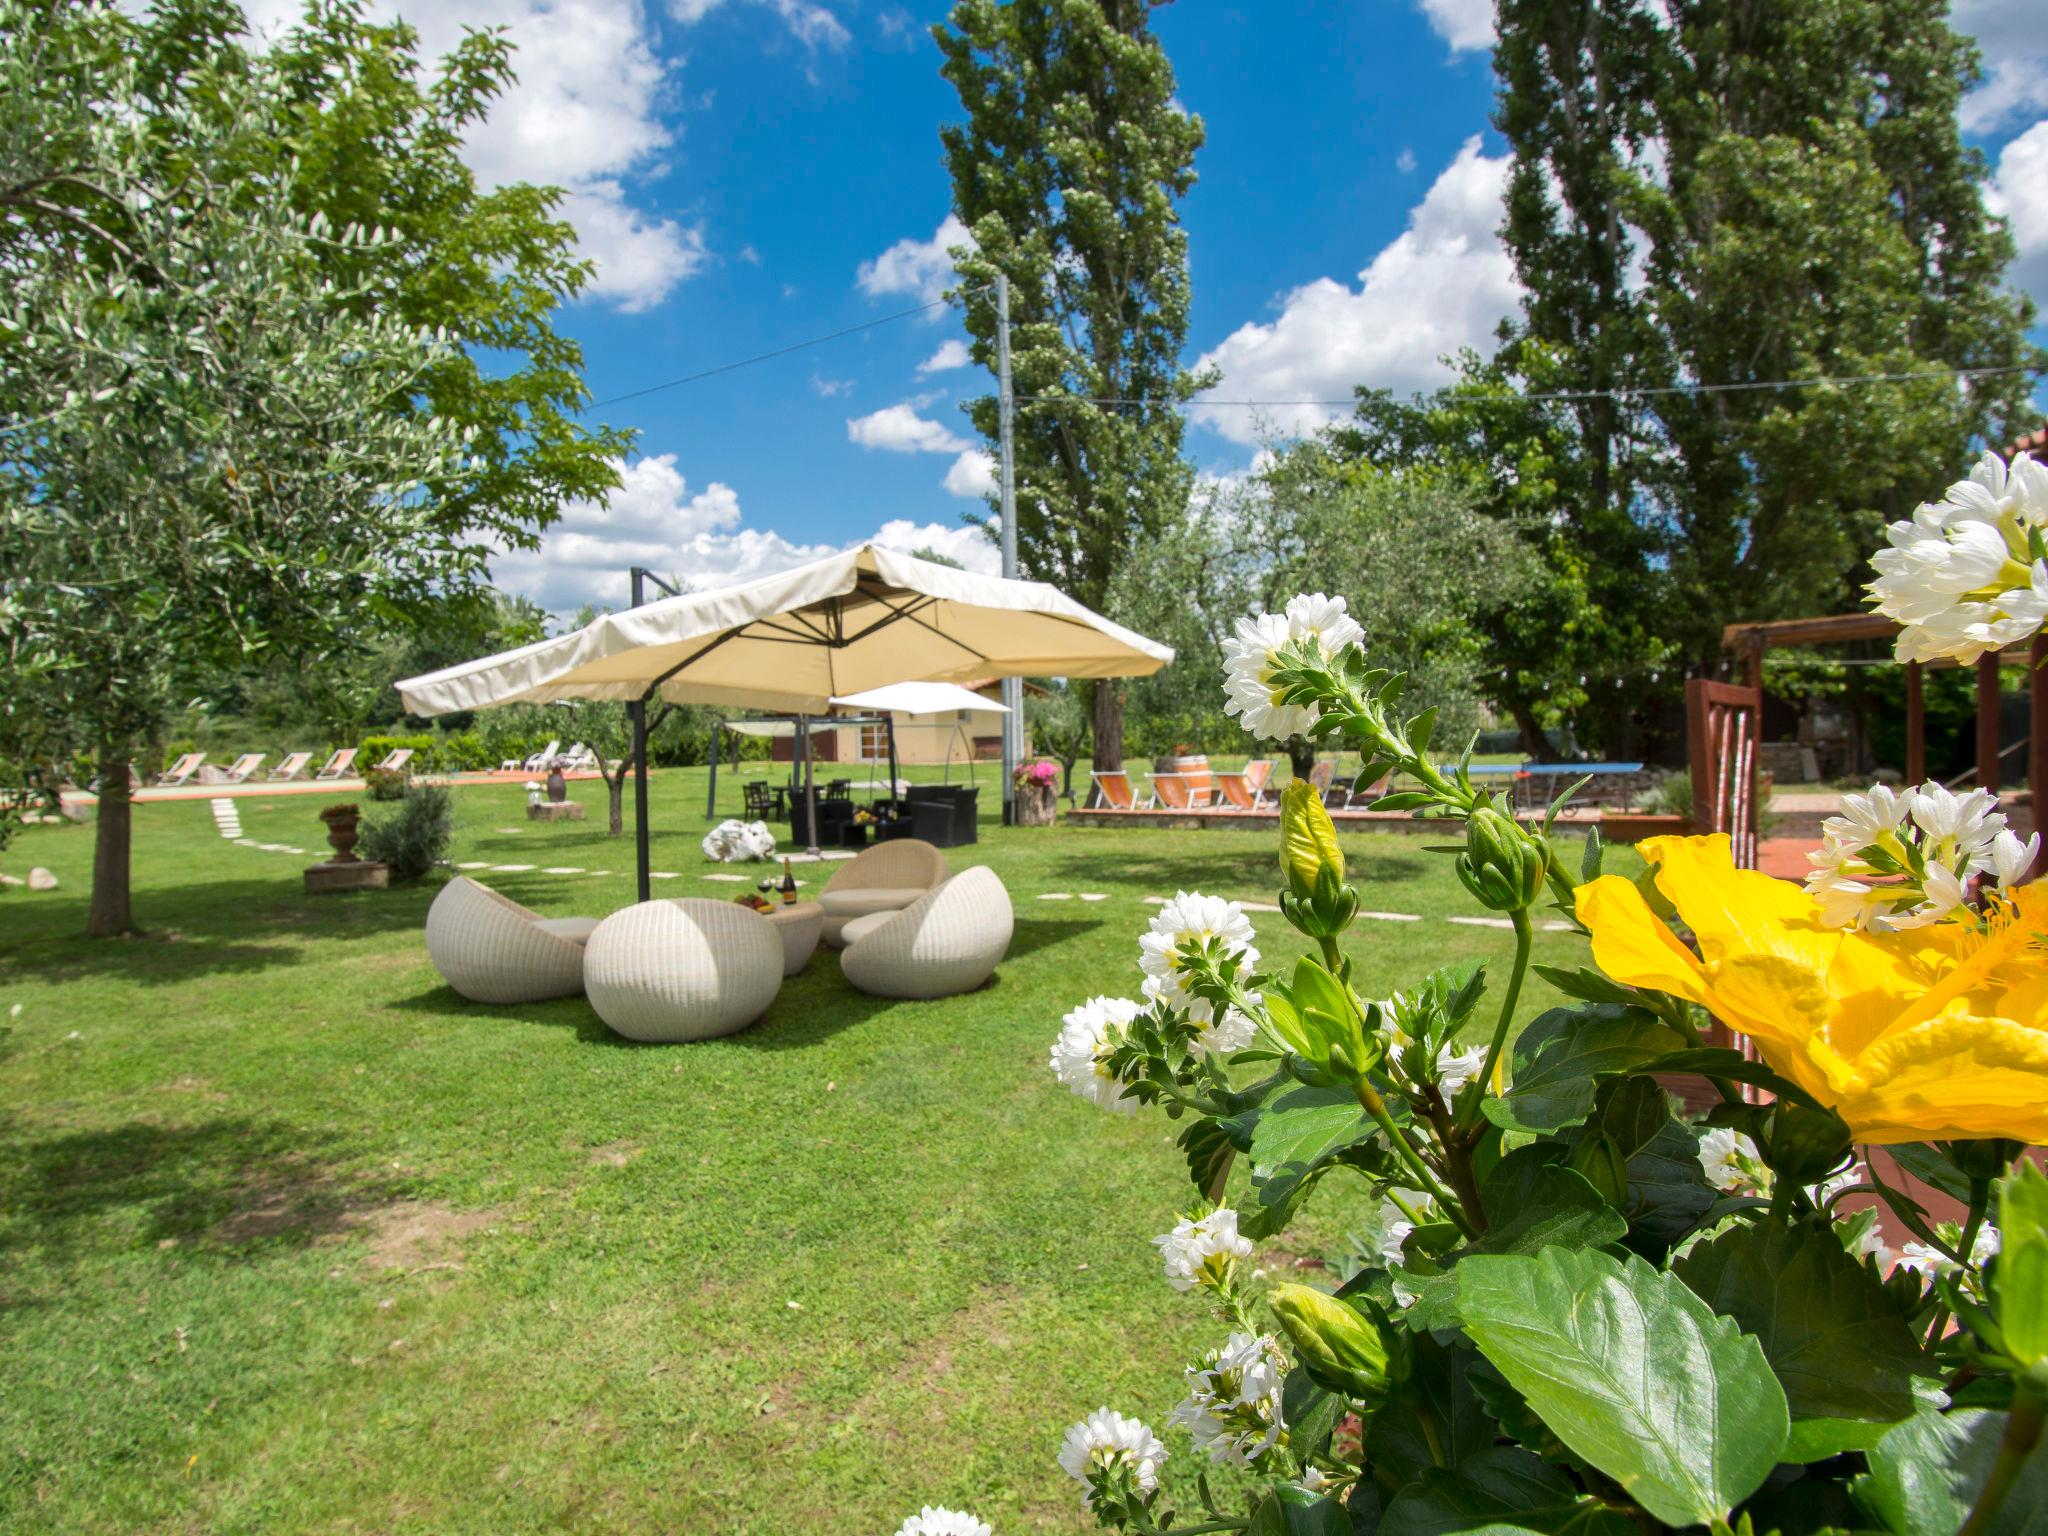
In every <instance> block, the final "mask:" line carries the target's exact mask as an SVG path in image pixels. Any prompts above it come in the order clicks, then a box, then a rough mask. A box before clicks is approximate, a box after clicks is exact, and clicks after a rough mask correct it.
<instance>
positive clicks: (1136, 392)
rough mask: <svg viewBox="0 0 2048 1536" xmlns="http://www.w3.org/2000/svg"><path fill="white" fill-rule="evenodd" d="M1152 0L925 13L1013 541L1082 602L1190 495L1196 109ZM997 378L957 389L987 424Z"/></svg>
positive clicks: (1115, 694)
mask: <svg viewBox="0 0 2048 1536" xmlns="http://www.w3.org/2000/svg"><path fill="white" fill-rule="evenodd" d="M1163 3H1165V0H1007V3H999V0H961V3H960V4H958V5H956V6H955V7H954V8H953V12H952V15H951V17H950V18H949V20H948V21H947V22H946V23H943V24H941V25H939V26H937V27H935V28H934V29H933V36H934V37H935V38H936V39H937V40H938V44H939V48H940V51H941V52H942V53H943V54H944V56H945V63H944V65H943V68H942V71H941V72H942V73H943V74H944V75H945V77H946V79H947V80H948V81H949V82H950V83H951V84H952V85H953V87H954V89H955V90H957V91H958V92H959V93H960V102H961V105H962V106H963V107H964V108H965V109H966V114H967V116H966V120H965V121H964V122H961V123H957V124H953V125H951V126H948V127H947V128H945V129H944V130H942V132H941V134H940V137H941V140H942V141H943V143H944V147H945V156H946V165H947V169H948V171H949V172H950V173H951V175H952V180H953V206H954V210H955V212H957V213H958V214H959V216H960V218H961V221H962V222H963V223H965V224H966V225H967V227H968V230H969V231H970V232H971V233H972V235H973V237H974V248H973V249H971V250H960V251H956V252H954V253H953V254H954V257H955V261H956V263H957V266H958V269H959V272H960V276H961V279H962V283H961V287H960V290H959V292H960V296H961V298H962V301H963V303H964V305H965V307H966V312H967V329H968V332H969V334H970V335H971V336H972V337H973V338H974V342H973V348H974V355H975V358H976V360H977V361H978V362H981V363H983V364H985V365H987V366H989V367H990V368H993V367H994V366H995V361H996V340H995V332H996V301H995V294H994V291H993V288H992V284H993V281H994V279H995V276H996V274H997V273H998V272H1001V273H1003V274H1005V275H1007V276H1008V278H1009V281H1010V315H1011V361H1012V372H1013V376H1014V379H1015V386H1016V391H1017V394H1018V396H1019V399H1020V404H1019V406H1018V410H1017V419H1016V472H1017V547H1018V559H1019V562H1020V564H1021V566H1022V568H1023V571H1024V573H1025V574H1026V575H1029V576H1033V577H1037V578H1039V579H1041V580H1045V581H1050V582H1053V583H1055V584H1056V585H1058V586H1059V587H1061V588H1063V589H1064V590H1065V591H1067V592H1069V593H1071V594H1072V595H1073V596H1074V597H1076V598H1077V599H1079V600H1080V601H1081V602H1083V603H1086V604H1088V605H1089V606H1090V607H1094V608H1101V607H1104V606H1106V605H1107V603H1108V601H1109V597H1110V588H1111V581H1112V578H1113V577H1114V576H1115V574H1116V571H1117V569H1118V567H1119V566H1120V565H1121V564H1122V562H1123V561H1124V560H1125V559H1126V558H1127V557H1128V555H1129V553H1130V551H1131V549H1132V548H1133V546H1134V544H1135V542H1136V541H1137V539H1138V538H1140V537H1141V536H1143V535H1145V534H1147V533H1151V532H1154V531H1156V530H1157V529H1159V528H1160V527H1162V526H1163V525H1164V524H1165V523H1166V521H1167V520H1168V519H1169V518H1171V517H1173V516H1175V515H1176V514H1178V513H1179V512H1180V511H1181V510H1182V509H1184V508H1185V507H1186V505H1187V495H1188V490H1189V486H1190V484H1191V479H1192V471H1191V470H1190V468H1189V467H1188V465H1187V462H1186V461H1185V460H1184V459H1183V458H1182V456H1181V432H1182V427H1183V418H1182V414H1181V412H1180V411H1179V409H1178V408H1177V405H1178V403H1179V402H1182V401H1185V400H1187V399H1189V398H1190V397H1191V396H1192V395H1193V394H1194V392H1195V390H1196V389H1197V388H1199V387H1201V383H1202V381H1201V380H1198V379H1197V378H1195V377H1194V376H1193V375H1191V374H1189V373H1188V372H1187V371H1186V370H1185V369H1183V368H1182V367H1181V365H1180V355H1181V349H1182V346H1183V344H1184V342H1185V341H1186V338H1187V322H1188V258H1187V236H1186V234H1185V233H1184V232H1183V231H1182V229H1181V225H1180V214H1179V209H1178V203H1179V200H1180V199H1181V198H1183V197H1185V196H1186V194H1187V192H1188V190H1189V188H1191V187H1192V186H1193V185H1194V181H1195V173H1194V158H1195V151H1196V150H1197V149H1199V148H1200V147H1201V144H1202V139H1203V129H1202V121H1201V119H1200V118H1198V117H1195V116H1193V115H1192V114H1190V113H1188V112H1186V111H1185V110H1183V109H1182V108H1181V107H1180V106H1179V105H1178V104H1176V103H1175V101H1174V99H1173V92H1174V81H1173V68H1172V66H1171V65H1170V64H1169V63H1168V62H1167V58H1166V54H1165V51H1164V50H1163V49H1162V48H1161V47H1160V44H1159V39H1158V38H1157V37H1156V36H1155V35H1154V34H1153V32H1152V30H1151V12H1152V10H1153V8H1154V6H1155V5H1158V4H1163ZM997 410H998V408H997V402H996V400H995V398H994V397H993V396H987V397H984V398H982V399H979V400H975V401H973V402H971V403H970V405H969V406H968V413H969V416H970V419H971V420H972V421H973V422H974V425H975V426H976V428H977V429H979V430H980V432H981V433H982V434H983V436H984V437H986V438H988V439H989V440H990V441H991V443H993V442H994V441H995V439H996V436H997V430H998V419H997ZM1094 739H1095V763H1096V766H1097V767H1098V768H1100V769H1115V768H1119V767H1121V766H1122V764H1123V700H1122V694H1121V692H1120V691H1119V690H1118V688H1117V686H1116V685H1115V684H1114V683H1113V682H1110V681H1102V682H1098V683H1097V684H1096V685H1095V699H1094Z"/></svg>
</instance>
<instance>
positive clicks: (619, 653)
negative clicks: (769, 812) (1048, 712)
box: [397, 544, 1173, 901]
mask: <svg viewBox="0 0 2048 1536" xmlns="http://www.w3.org/2000/svg"><path fill="white" fill-rule="evenodd" d="M633 575H634V583H633V585H634V596H635V598H636V600H637V598H638V597H639V595H640V592H641V589H642V582H643V580H644V579H650V578H649V573H647V572H645V571H635V572H634V573H633ZM1172 660H1173V651H1172V650H1171V649H1170V648H1169V647H1167V646H1163V645H1160V644H1159V643H1158V642H1156V641H1153V640H1148V639H1146V638H1145V637H1144V636H1143V635H1139V634H1135V633H1133V632H1132V631H1130V630H1128V629H1125V628H1123V627H1122V626H1121V625H1118V624H1114V623H1111V622H1110V621H1109V620H1108V619H1105V618H1104V617H1102V615H1101V614H1098V613H1094V612H1091V611H1090V610H1089V609H1087V608H1084V607H1082V606H1081V605H1080V604H1079V603H1077V602H1075V601H1074V600H1073V599H1072V598H1070V597H1068V596H1067V595H1066V594H1065V593H1064V592H1061V591H1060V590H1059V589H1058V588H1056V587H1052V586H1049V585H1047V584H1046V583H1044V582H1038V581H1015V580H1009V579H1005V578H1003V577H1000V576H978V575H976V574H974V573H973V572H971V571H963V570H959V569H957V568H955V567H952V566H946V565H937V564H934V563H933V562H931V561H929V560H919V559H917V558H916V557H914V556H911V555H905V554H900V553H898V552H897V551H895V550H892V549H884V548H882V547H880V546H878V545H874V544H863V545H860V546H858V547H857V548H854V549H851V550H848V551H846V552H845V553H843V554H837V555H832V556H830V557H828V558H827V559H824V560H817V561H813V562H812V563H811V564H809V565H801V566H798V567H796V568H795V569H794V570H790V571H785V572H783V573H781V574H780V575H777V576H768V577H764V578H762V579H761V580H759V581H752V582H748V583H746V584H744V585H742V586H736V587H725V588H720V589H718V590H715V591H710V592H685V593H679V594H677V595H674V596H671V597H665V598H661V599H659V600H657V601H655V602H651V603H645V604H637V603H636V606H634V607H632V608H628V609H626V610H625V611H624V612H621V613H612V614H606V615H605V616H604V617H602V618H599V619H596V620H594V621H593V622H591V623H590V624H588V625H586V626H584V627H583V628H582V629H579V630H576V631H575V632H573V633H571V634H567V635H560V636H557V637H556V638H554V639H552V640H542V641H537V642H536V643H534V644H532V645H524V646H521V647H519V648H518V649H517V650H511V651H505V652H502V653H500V654H498V655H496V656H485V657H482V658H480V659H478V660H476V661H470V662H464V663H463V664H462V665H460V666H455V667H447V668H444V669H443V670H441V671H439V672H429V673H426V674H425V675H423V676H420V677H413V678H407V679H406V680H405V681H403V682H401V683H399V684H398V685H397V687H398V691H399V694H400V696H401V697H402V699H403V700H404V703H405V707H406V709H407V710H408V711H410V712H411V713H413V714H416V715H439V714H447V713H449V712H451V711H454V710H474V709H488V708H491V707H493V706H494V705H500V704H517V703H544V702H546V701H548V700H552V699H622V700H624V701H625V702H626V703H627V705H628V706H629V707H630V709H631V711H632V714H633V721H634V743H633V756H634V775H635V793H634V803H635V806H636V809H637V811H638V828H637V837H638V844H639V848H638V852H639V867H640V899H641V900H642V901H645V900H648V899H649V888H650V880H649V875H648V843H647V831H648V827H647V705H648V703H649V702H650V701H652V700H655V699H662V700H666V701H668V702H670V703H675V704H723V705H730V706H733V707H736V708H746V709H761V710H770V711H775V712H778V713H785V714H794V715H797V716H799V717H802V716H808V715H820V714H824V713H826V712H827V711H829V710H830V709H831V707H832V703H833V701H834V700H835V699H844V698H848V697H850V696H854V695H859V694H862V693H864V692H866V691H867V690H869V689H873V688H880V687H883V686H886V685H888V684H892V683H903V682H911V681H929V682H953V683H959V682H967V681H970V680H979V679H984V678H990V677H1070V678H1071V677H1143V676H1147V675H1149V674H1151V673H1153V672H1156V671H1158V670H1159V669H1160V668H1161V667H1163V666H1165V665H1166V664H1167V663H1168V662H1170V661H1172ZM811 825H812V827H813V828H815V827H816V825H817V821H816V817H815V815H813V817H812V819H811Z"/></svg>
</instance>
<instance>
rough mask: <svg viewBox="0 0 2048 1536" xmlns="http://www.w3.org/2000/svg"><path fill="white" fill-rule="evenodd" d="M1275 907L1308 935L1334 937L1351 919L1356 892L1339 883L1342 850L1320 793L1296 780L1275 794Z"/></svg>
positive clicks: (1340, 881)
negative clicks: (1278, 884)
mask: <svg viewBox="0 0 2048 1536" xmlns="http://www.w3.org/2000/svg"><path fill="white" fill-rule="evenodd" d="M1280 872H1281V874H1282V875H1284V876H1285V877H1286V880H1287V889H1286V890H1284V891H1282V892H1281V893H1280V910H1281V911H1282V912H1284V913H1285V914H1286V916H1287V920H1288V921H1289V922H1290V923H1292V924H1293V925H1294V926H1295V927H1296V928H1298V929H1300V930H1301V931H1302V932H1303V933H1305V934H1307V935H1308V936H1309V937H1310V938H1314V939H1325V938H1335V937H1336V936H1337V935H1338V934H1340V933H1342V932H1343V931H1344V930H1345V929H1346V928H1347V927H1349V926H1350V924H1351V919H1352V917H1353V915H1354V914H1355V913H1356V911H1357V909H1358V898H1357V895H1356V894H1355V893H1354V892H1352V891H1350V890H1348V889H1346V887H1345V885H1344V850H1343V849H1342V848H1340V847H1338V846H1337V827H1336V824H1335V823H1334V822H1332V821H1331V820H1330V813H1329V812H1328V811H1327V810H1325V809H1324V808H1323V801H1322V797H1321V796H1320V795H1318V794H1317V793H1316V791H1315V787H1314V786H1313V785H1311V784H1309V783H1308V782H1307V781H1306V780H1303V779H1296V780H1295V781H1294V782H1293V783H1292V784H1289V785H1288V786H1287V788H1286V789H1284V790H1282V791H1281V793H1280Z"/></svg>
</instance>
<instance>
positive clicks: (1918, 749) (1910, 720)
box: [1906, 661, 1927, 786]
mask: <svg viewBox="0 0 2048 1536" xmlns="http://www.w3.org/2000/svg"><path fill="white" fill-rule="evenodd" d="M1926 782H1927V688H1926V680H1925V679H1924V678H1923V677H1922V676H1921V675H1920V663H1919V662H1917V661H1909V662H1907V663H1906V783H1907V784H1908V785H1912V786H1918V785H1921V784H1924V783H1926Z"/></svg>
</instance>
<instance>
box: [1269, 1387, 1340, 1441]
mask: <svg viewBox="0 0 2048 1536" xmlns="http://www.w3.org/2000/svg"><path fill="white" fill-rule="evenodd" d="M1343 1413H1344V1400H1343V1399H1342V1398H1340V1397H1339V1396H1338V1395H1337V1394H1336V1393H1334V1392H1329V1391H1325V1390H1324V1389H1323V1388H1322V1387H1319V1386H1317V1385H1316V1384H1315V1383H1314V1382H1313V1381H1311V1380H1309V1376H1308V1372H1307V1371H1289V1372H1288V1373H1287V1379H1286V1381H1284V1382H1283V1383H1281V1387H1280V1414H1281V1417H1282V1418H1283V1419H1284V1420H1285V1421H1286V1423H1287V1444H1288V1446H1289V1447H1290V1448H1291V1449H1292V1450H1293V1452H1294V1454H1295V1455H1296V1456H1298V1457H1299V1458H1301V1459H1302V1460H1303V1461H1306V1460H1307V1459H1308V1458H1309V1457H1311V1456H1319V1455H1321V1454H1322V1453H1323V1452H1324V1451H1326V1450H1327V1449H1328V1448H1329V1443H1330V1433H1331V1431H1332V1430H1334V1429H1336V1427H1337V1420H1338V1419H1339V1418H1341V1417H1343Z"/></svg>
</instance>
